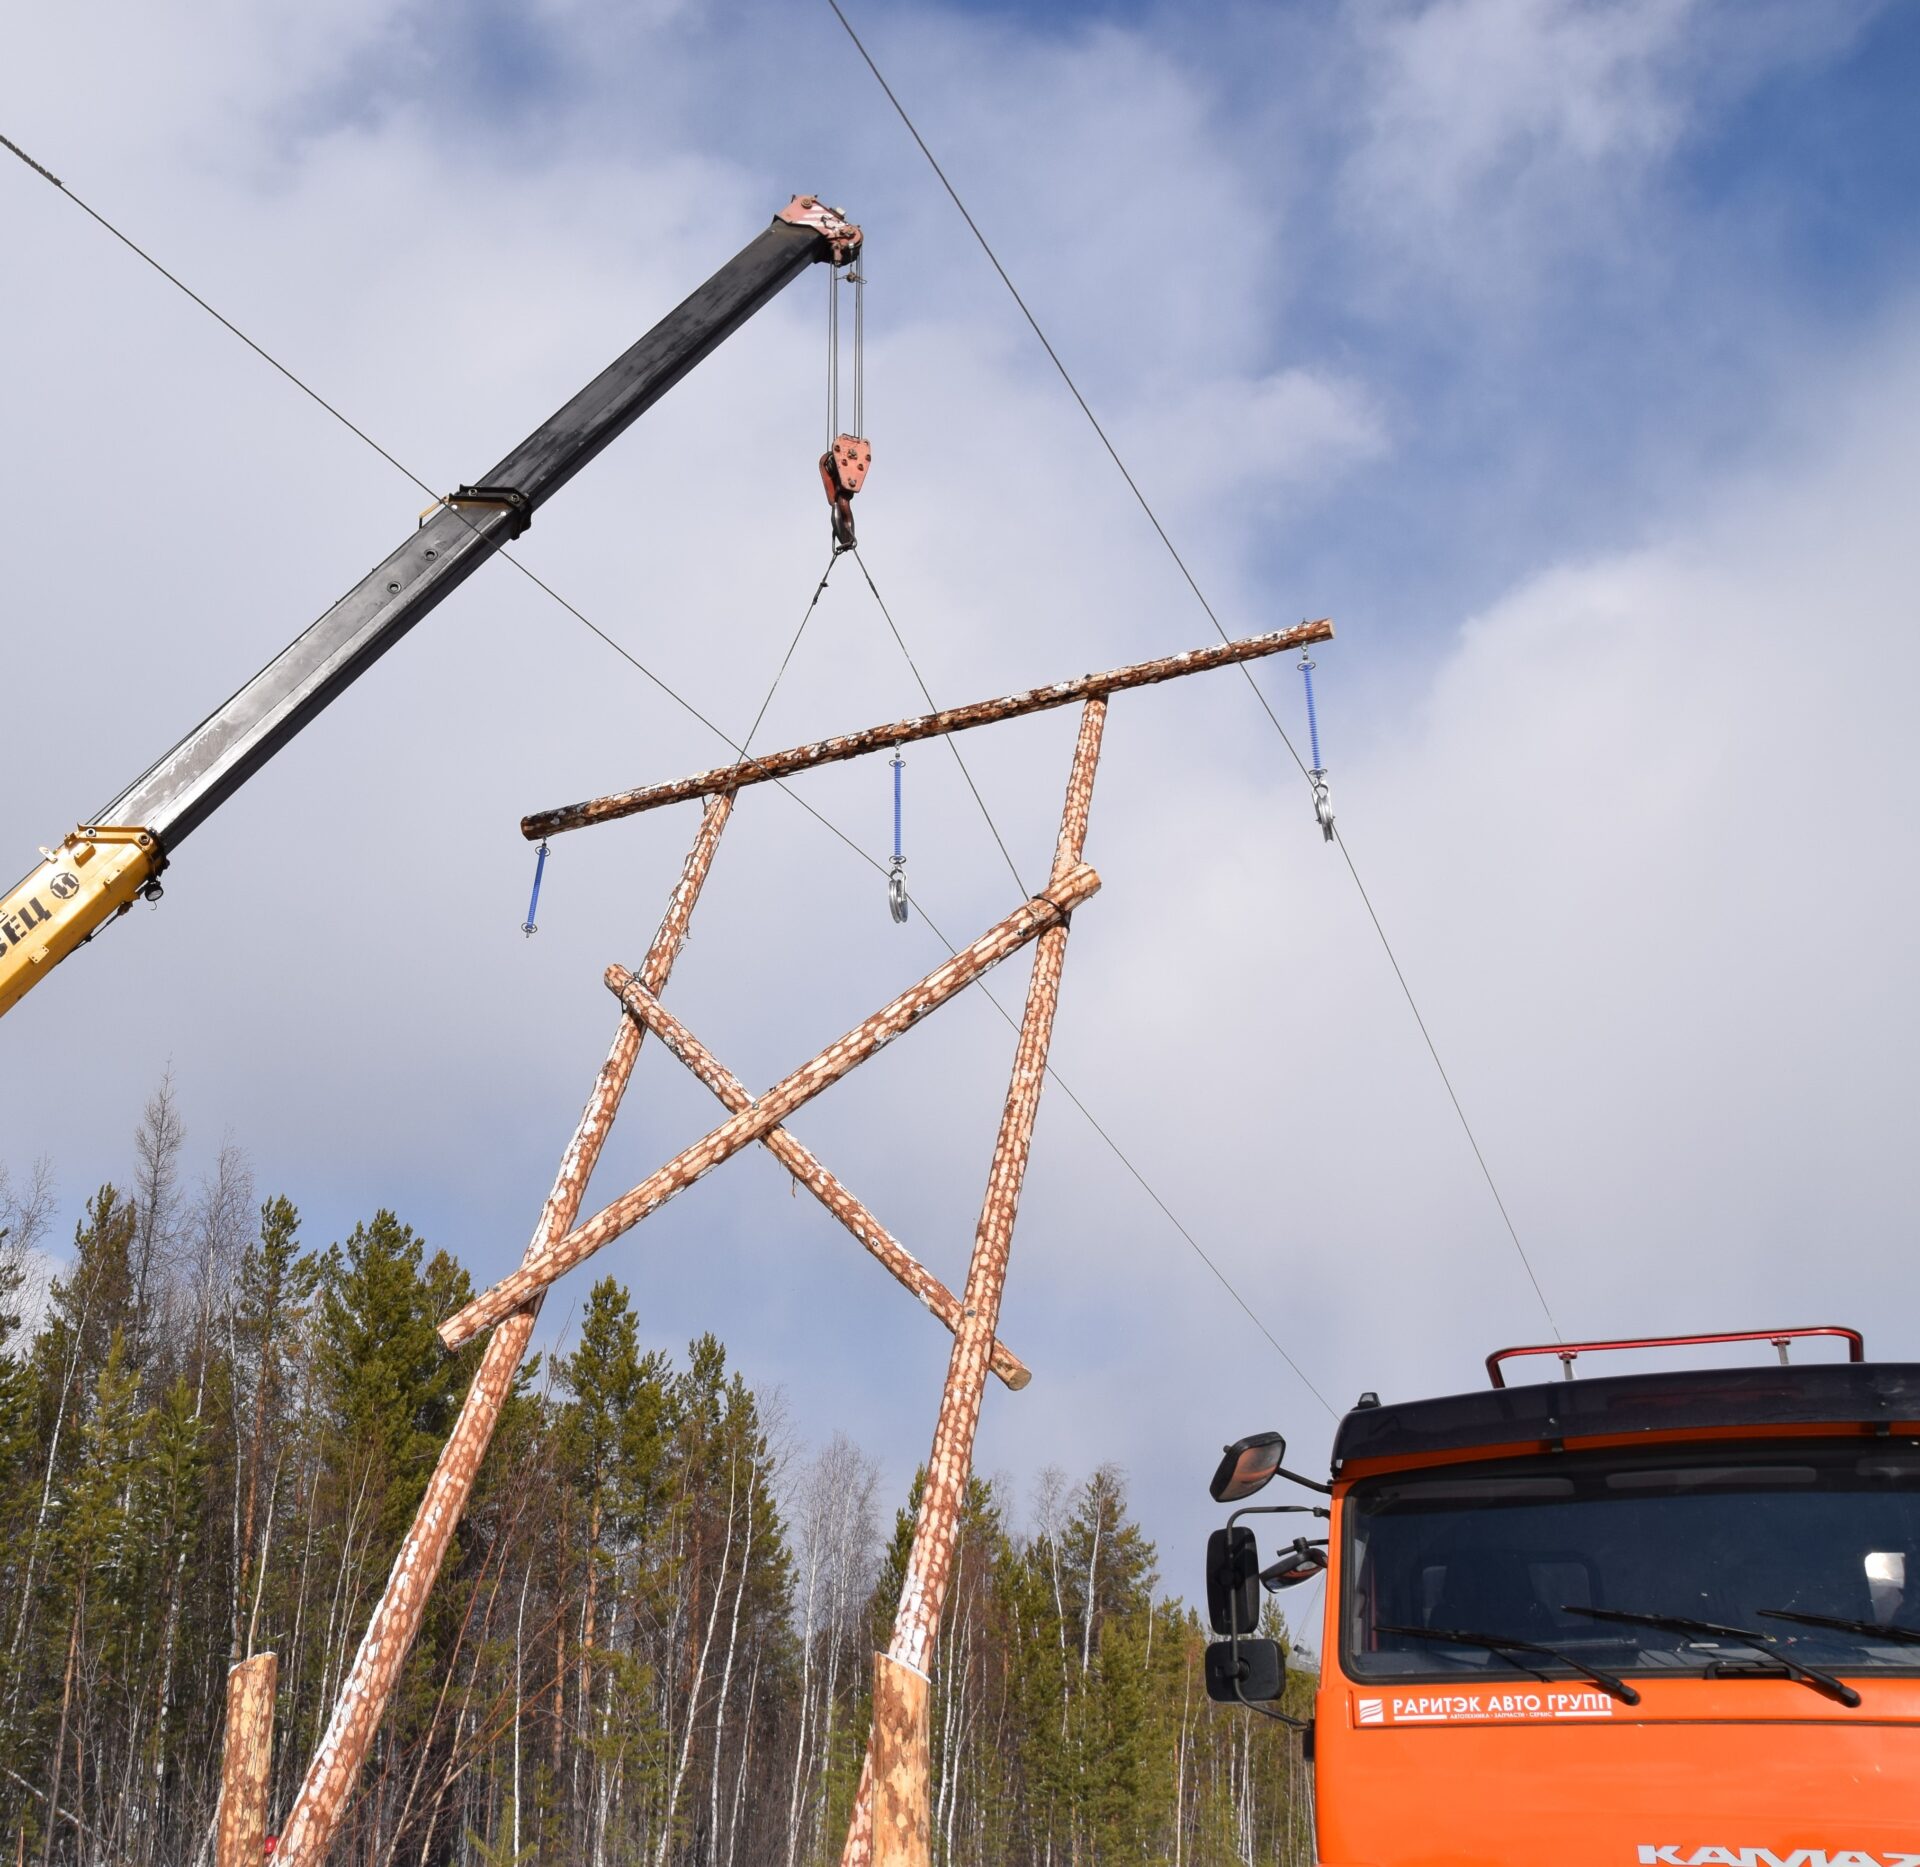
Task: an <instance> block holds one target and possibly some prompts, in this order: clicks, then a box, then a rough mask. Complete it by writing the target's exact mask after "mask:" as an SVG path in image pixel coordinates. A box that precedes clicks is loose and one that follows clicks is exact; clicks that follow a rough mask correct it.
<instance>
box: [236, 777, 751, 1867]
mask: <svg viewBox="0 0 1920 1867" xmlns="http://www.w3.org/2000/svg"><path fill="white" fill-rule="evenodd" d="M732 812H733V799H732V797H730V796H728V795H727V794H725V793H722V794H721V795H720V796H718V797H715V798H713V799H711V800H710V801H709V802H708V804H707V807H706V810H705V812H704V813H703V815H702V816H701V819H700V828H699V831H698V833H697V834H696V835H695V837H694V839H693V847H692V848H691V849H690V850H689V851H688V852H687V860H686V865H685V867H684V868H683V869H682V870H681V873H680V881H679V885H678V886H677V887H676V888H675V889H674V891H673V893H672V895H671V896H670V897H669V898H668V901H667V911H666V914H665V915H664V916H663V918H662V919H661V922H660V931H659V932H658V933H656V934H655V935H654V937H653V945H652V946H651V947H650V948H649V949H648V951H647V957H646V962H645V964H644V965H643V966H642V968H641V974H642V976H643V977H644V978H645V979H646V980H647V981H648V983H649V984H650V985H652V986H653V987H654V988H655V989H656V990H658V989H663V988H664V987H665V985H666V983H667V976H668V974H669V973H671V972H672V970H673V962H674V960H675V958H676V957H678V955H679V952H680V949H681V947H682V946H683V945H684V944H685V943H686V938H687V925H688V922H689V921H691V919H692V918H693V908H694V903H695V902H696V901H698V900H699V899H700V890H701V888H702V887H703V886H704V885H705V883H706V879H707V871H708V869H709V868H710V867H711V866H712V864H713V856H714V851H715V850H716V849H717V848H718V847H719V845H720V833H721V831H722V830H724V829H725V828H726V827H727V819H728V817H729V816H730V815H731V814H732ZM644 1035H645V1032H644V1030H643V1027H642V1026H640V1025H639V1024H636V1023H635V1022H634V1020H633V1019H631V1018H622V1019H621V1020H620V1028H619V1030H618V1031H616V1032H615V1033H614V1039H613V1046H612V1048H611V1049H610V1050H609V1051H608V1053H607V1060H606V1062H605V1063H603V1064H602V1065H601V1066H600V1074H599V1077H598V1078H597V1079H596V1080H595V1082H594V1085H593V1093H592V1094H591V1095H590V1096H589V1097H588V1098H587V1106H586V1108H585V1110H584V1111H583V1112H582V1114H581V1116H580V1122H579V1126H578V1127H576V1128H575V1129H574V1132H573V1139H572V1140H571V1141H570V1142H569V1143H568V1144H567V1151H566V1153H565V1154H564V1155H562V1156H561V1160H560V1171H559V1173H558V1174H557V1175H556V1176H555V1179H554V1183H553V1190H552V1192H550V1193H549V1194H548V1195H547V1203H546V1206H545V1207H544V1208H543V1209H542V1211H541V1214H540V1222H539V1224H538V1225H536V1226H535V1227H534V1232H533V1238H532V1240H531V1242H530V1243H529V1244H528V1246H527V1257H528V1258H529V1259H532V1258H535V1257H537V1256H538V1254H539V1253H540V1251H541V1250H542V1249H543V1248H545V1247H547V1246H550V1245H552V1244H554V1243H556V1242H557V1241H558V1240H559V1239H561V1238H563V1237H565V1235H566V1234H567V1232H568V1231H569V1230H570V1229H571V1228H572V1225H573V1222H574V1220H575V1219H577V1218H578V1217H579V1216H580V1202H581V1201H582V1200H583V1199H584V1198H585V1197H586V1192H587V1182H588V1181H589V1180H590V1179H592V1177H593V1169H594V1165H595V1163H596V1162H597V1161H598V1160H599V1158H600V1150H601V1149H602V1148H603V1147H605V1145H606V1141H607V1136H608V1134H609V1133H610V1132H611V1131H612V1128H613V1118H614V1115H615V1114H616V1113H617V1112H618V1110H619V1107H620V1098H621V1097H622V1096H623V1095H625V1094H626V1089H627V1083H628V1081H629V1080H630V1079H631V1077H632V1075H633V1066H634V1062H635V1059H636V1058H637V1057H638V1056H639V1054H640V1040H641V1038H642V1036H644ZM539 1314H540V1298H539V1296H538V1295H537V1294H536V1295H535V1296H534V1298H533V1300H532V1301H531V1302H530V1303H528V1304H527V1305H526V1307H524V1308H523V1309H520V1310H518V1311H517V1312H516V1313H514V1314H513V1315H510V1316H508V1317H507V1318H506V1319H505V1321H504V1322H503V1323H502V1324H501V1325H500V1327H499V1328H497V1329H496V1330H494V1332H493V1334H492V1336H491V1337H489V1338H488V1341H487V1346H486V1351H485V1353H484V1354H483V1355H482V1356H481V1358H480V1368H479V1372H478V1373H476V1374H475V1375H474V1377H473V1385H472V1386H471V1387H470V1388H469V1389H468V1390H467V1398H466V1400H465V1402H464V1403H463V1404H462V1406H461V1408H460V1417H459V1419H457V1420H456V1421H455V1422H454V1427H453V1431H452V1433H451V1434H450V1435H449V1436H448V1438H447V1443H446V1444H445V1445H444V1446H442V1447H441V1448H440V1458H439V1461H438V1462H437V1463H436V1464H435V1466H434V1468H433V1476H432V1477H431V1478H430V1479H428V1481H427V1490H426V1495H425V1496H424V1497H422V1498H421V1500H420V1507H419V1509H418V1510H416V1511H415V1512H414V1517H413V1523H412V1525H411V1527H410V1528H409V1529H408V1531H407V1535H406V1540H405V1541H404V1542H403V1543H402V1544H401V1545H400V1553H399V1554H398V1555H397V1556H396V1557H395V1558H394V1559H393V1570H392V1573H391V1574H390V1575H389V1576H388V1577H387V1585H386V1587H385V1589H383V1590H382V1591H381V1595H380V1599H379V1601H378V1602H376V1603H375V1605H374V1610H373V1618H372V1619H371V1620H370V1621H368V1623H367V1631H366V1634H365V1635H364V1637H363V1638H362V1639H361V1642H360V1651H359V1652H358V1653H356V1654H355V1655H354V1660H353V1669H352V1671H351V1672H349V1673H348V1675H347V1677H346V1680H345V1682H344V1683H343V1684H342V1686H341V1688H340V1696H339V1698H338V1699H337V1700H335V1702H334V1708H333V1717H332V1719H331V1720H330V1721H329V1723H328V1725H327V1729H326V1732H325V1733H324V1735H323V1736H322V1737H321V1740H320V1748H319V1749H318V1750H317V1751H315V1752H314V1756H313V1761H312V1762H311V1763H310V1764H309V1765H308V1766H307V1774H306V1779H305V1781H303V1782H302V1783H301V1785H300V1793H299V1795H298V1796H297V1797H296V1798H295V1799H294V1804H293V1808H292V1809H291V1810H290V1811H289V1812H288V1815H287V1825H286V1830H285V1832H284V1833H283V1834H282V1835H281V1837H280V1846H279V1849H278V1850H277V1852H276V1854H275V1857H274V1858H275V1867H319V1863H320V1862H322V1861H324V1860H325V1859H326V1857H327V1850H328V1848H329V1847H330V1846H331V1845H332V1842H333V1836H334V1832H335V1830H336V1829H337V1828H338V1827H339V1825H340V1817H341V1816H342V1815H343V1814H344V1813H345V1811H346V1805H347V1798H348V1797H349V1796H350V1795H351V1794H352V1792H353V1785H354V1780H355V1778H356V1777H358V1776H359V1774H360V1766H361V1764H362V1763H363V1762H364V1761H365V1760H366V1755H367V1750H368V1747H369V1746H370V1745H371V1744H372V1742H373V1734H374V1732H375V1731H376V1730H377V1729H378V1728H379V1725H380V1719H381V1715H382V1714H383V1713H384V1712H385V1711H386V1708H387V1700H388V1699H389V1698H390V1697H392V1695H393V1688H394V1686H395V1684H396V1683H398V1681H399V1678H400V1669H401V1667H402V1666H404V1665H405V1664H406V1659H407V1654H408V1652H409V1651H410V1650H411V1648H412V1646H413V1642H414V1639H415V1637H416V1636H417V1635H418V1634H419V1632H420V1622H421V1619H422V1617H423V1616H424V1615H425V1613H426V1609H427V1596H428V1594H429V1592H430V1591H431V1590H432V1588H433V1581H434V1577H435V1576H436V1575H438V1574H439V1572H440V1564H441V1562H442V1561H443V1560H444V1559H445V1557H446V1553H447V1545H448V1544H449V1543H450V1542H451V1541H452V1540H453V1532H454V1528H455V1526H456V1525H457V1524H458V1523H459V1521H460V1517H461V1513H462V1512H463V1511H465V1509H466V1507H467V1498H468V1496H469V1494H470V1493H471V1492H472V1490H473V1481H474V1478H475V1477H476V1476H477V1475H478V1473H479V1470H480V1461H481V1459H482V1458H483V1457H484V1456H485V1454H486V1450H487V1447H488V1446H489V1445H490V1444H491V1443H492V1440H493V1431H494V1428H495V1427H496V1426H498V1425H499V1423H500V1413H501V1409H502V1408H503V1407H505V1405H506V1404H507V1395H508V1394H509V1393H510V1392H511V1391H512V1388H513V1377H514V1374H515V1372H516V1371H517V1370H518V1368H519V1366H520V1362H521V1359H522V1357H523V1356H525V1354H526V1352H527V1344H528V1342H529V1341H531V1340H532V1338H533V1325H534V1321H535V1319H536V1318H537V1317H538V1316H539ZM222 1867H224V1863H223V1864H222Z"/></svg>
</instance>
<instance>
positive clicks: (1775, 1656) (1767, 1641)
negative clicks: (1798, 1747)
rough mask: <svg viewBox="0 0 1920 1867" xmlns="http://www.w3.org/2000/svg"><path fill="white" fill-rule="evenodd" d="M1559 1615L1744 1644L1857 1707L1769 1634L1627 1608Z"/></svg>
mask: <svg viewBox="0 0 1920 1867" xmlns="http://www.w3.org/2000/svg"><path fill="white" fill-rule="evenodd" d="M1560 1611H1561V1613H1563V1614H1584V1615H1585V1616H1586V1617H1587V1618H1588V1619H1589V1620H1592V1621H1626V1622H1628V1623H1631V1624H1637V1625H1639V1626H1641V1627H1665V1628H1670V1629H1672V1631H1673V1632H1675V1633H1677V1634H1719V1635H1721V1636H1722V1637H1724V1638H1726V1639H1730V1640H1741V1641H1744V1642H1745V1643H1746V1644H1747V1645H1748V1646H1750V1647H1757V1648H1758V1649H1760V1651H1762V1652H1763V1653H1765V1654H1766V1656H1767V1658H1769V1659H1771V1660H1774V1661H1776V1662H1777V1663H1778V1664H1779V1665H1781V1666H1783V1667H1785V1668H1786V1670H1787V1671H1788V1672H1789V1673H1790V1674H1791V1675H1792V1676H1793V1677H1794V1678H1795V1679H1798V1680H1800V1681H1801V1682H1802V1684H1805V1685H1810V1686H1812V1687H1813V1689H1814V1690H1815V1691H1816V1692H1824V1693H1825V1694H1826V1695H1827V1696H1828V1697H1829V1698H1836V1699H1838V1700H1839V1701H1840V1703H1841V1704H1843V1705H1849V1706H1851V1705H1858V1704H1859V1703H1860V1694H1859V1693H1858V1692H1856V1691H1855V1690H1854V1689H1853V1687H1852V1686H1850V1685H1848V1684H1847V1683H1846V1681H1845V1680H1842V1679H1836V1678H1835V1677H1834V1676H1833V1674H1832V1673H1823V1672H1821V1671H1819V1670H1818V1669H1817V1668H1815V1667H1812V1666H1803V1665H1802V1664H1801V1663H1800V1662H1799V1661H1798V1660H1796V1659H1789V1658H1788V1657H1787V1655H1786V1654H1784V1653H1783V1652H1781V1651H1780V1645H1779V1642H1778V1641H1776V1640H1775V1639H1774V1637H1773V1636H1772V1635H1771V1634H1769V1633H1755V1632H1754V1630H1753V1629H1752V1628H1751V1627H1724V1626H1722V1625H1721V1624H1720V1623H1719V1622H1718V1621H1696V1620H1690V1619H1689V1618H1688V1617H1687V1616H1686V1615H1684V1614H1640V1613H1636V1612H1635V1611H1634V1610H1633V1609H1631V1608H1576V1607H1575V1606H1574V1605H1573V1604H1572V1603H1571V1602H1569V1603H1567V1604H1566V1605H1565V1606H1564V1607H1563V1608H1562V1609H1561V1610H1560Z"/></svg>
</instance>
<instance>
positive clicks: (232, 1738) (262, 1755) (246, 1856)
mask: <svg viewBox="0 0 1920 1867" xmlns="http://www.w3.org/2000/svg"><path fill="white" fill-rule="evenodd" d="M279 1676H280V1662H279V1661H278V1659H276V1658H275V1656H274V1655H273V1654H271V1653H256V1654H255V1655H254V1656H253V1657H252V1658H251V1659H246V1660H242V1661H241V1662H240V1664H239V1665H238V1666H236V1667H234V1668H233V1670H232V1671H231V1672H229V1673H228V1674H227V1735H226V1739H225V1741H224V1742H223V1743H222V1745H221V1748H220V1816H219V1823H218V1829H217V1838H216V1840H215V1843H214V1856H213V1858H214V1862H215V1867H260V1863H261V1862H262V1861H264V1860H265V1859H266V1857H267V1782H268V1778H269V1775H270V1772H271V1769H272V1764H273V1693H274V1686H275V1684H276V1682H277V1681H278V1679H279Z"/></svg>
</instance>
